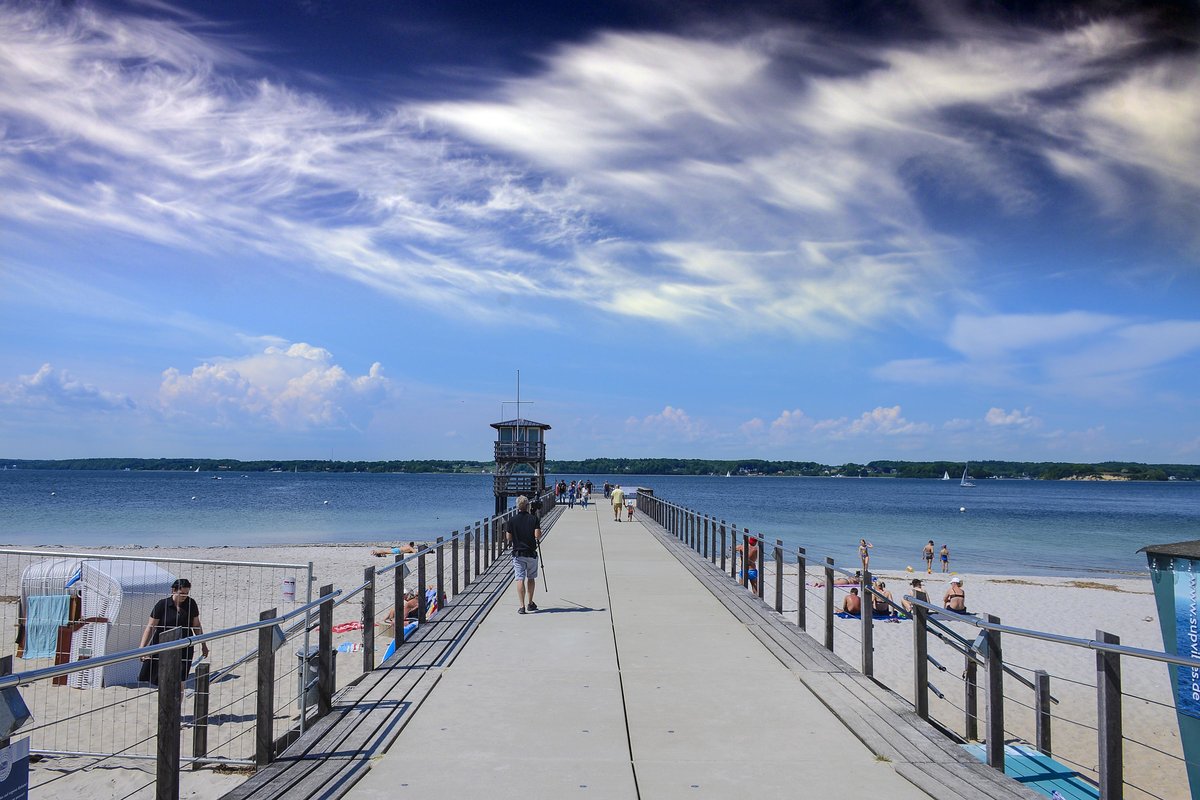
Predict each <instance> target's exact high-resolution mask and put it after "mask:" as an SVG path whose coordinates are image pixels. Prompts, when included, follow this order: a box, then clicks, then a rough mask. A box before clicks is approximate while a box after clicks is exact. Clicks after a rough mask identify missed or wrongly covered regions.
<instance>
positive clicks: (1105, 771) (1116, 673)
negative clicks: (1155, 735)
mask: <svg viewBox="0 0 1200 800" xmlns="http://www.w3.org/2000/svg"><path fill="white" fill-rule="evenodd" d="M1096 641H1097V642H1100V643H1102V644H1120V643H1121V637H1119V636H1116V635H1114V634H1111V633H1107V632H1105V631H1101V630H1097V631H1096ZM1121 727H1122V726H1121V657H1120V656H1119V655H1117V654H1116V653H1106V652H1103V651H1097V652H1096V730H1097V731H1098V732H1099V738H1098V741H1097V746H1098V748H1099V750H1100V768H1099V770H1098V771H1097V772H1098V775H1097V779H1098V781H1099V783H1100V797H1101V800H1121V798H1123V797H1124V796H1125V778H1124V766H1123V764H1122V763H1121V758H1122V750H1123V749H1124V748H1123V746H1122V740H1121V736H1122V733H1121Z"/></svg>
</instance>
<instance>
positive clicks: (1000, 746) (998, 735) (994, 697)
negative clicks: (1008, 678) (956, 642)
mask: <svg viewBox="0 0 1200 800" xmlns="http://www.w3.org/2000/svg"><path fill="white" fill-rule="evenodd" d="M987 621H988V622H991V623H993V624H996V625H999V624H1000V618H999V617H997V616H995V615H994V614H988V615H987ZM983 635H984V639H985V640H986V641H987V739H986V740H985V741H986V744H987V763H988V766H989V767H993V768H995V769H998V770H1000V771H1001V772H1003V771H1004V652H1003V651H1002V650H1001V649H1000V631H994V630H986V631H984V634H983Z"/></svg>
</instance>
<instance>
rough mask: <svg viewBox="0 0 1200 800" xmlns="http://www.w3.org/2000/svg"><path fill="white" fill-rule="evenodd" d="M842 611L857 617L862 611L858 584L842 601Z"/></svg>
mask: <svg viewBox="0 0 1200 800" xmlns="http://www.w3.org/2000/svg"><path fill="white" fill-rule="evenodd" d="M842 611H843V612H845V613H847V614H853V615H854V616H856V617H857V616H858V615H859V614H861V613H862V598H861V597H859V596H858V587H857V586H855V587H854V588H852V589H851V590H850V593H849V594H847V595H846V599H845V600H843V601H842Z"/></svg>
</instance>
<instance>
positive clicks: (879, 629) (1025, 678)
mask: <svg viewBox="0 0 1200 800" xmlns="http://www.w3.org/2000/svg"><path fill="white" fill-rule="evenodd" d="M638 499H639V502H640V503H641V504H642V505H643V513H646V514H647V516H649V517H650V518H651V519H653V520H654V521H655V522H656V523H658V524H659V525H661V526H662V527H663V528H664V529H665V530H666V531H667V532H668V533H669V534H671V535H673V536H675V537H676V538H678V539H680V540H681V541H682V542H684V543H685V544H686V545H688V546H689V547H690V548H691V549H692V550H694V551H695V552H696V553H698V554H700V555H701V557H704V558H706V559H707V560H709V561H710V563H712V564H713V565H714V566H719V565H721V564H724V569H723V572H724V573H725V575H726V576H727V577H728V578H729V579H730V580H731V581H734V582H736V583H739V584H742V585H745V586H746V588H747V591H748V592H750V593H751V594H754V595H757V596H760V597H761V598H762V601H763V603H764V604H765V605H766V606H767V607H768V608H769V609H772V610H776V609H778V611H777V613H779V616H780V618H781V619H784V620H786V621H787V622H789V623H790V624H798V622H799V620H800V618H801V614H800V611H799V609H798V608H797V604H798V603H799V601H800V599H801V598H803V601H804V604H805V611H804V618H805V619H806V622H807V624H806V629H807V631H808V633H809V634H810V635H811V636H813V637H814V638H815V639H817V640H818V641H820V642H822V643H823V644H824V643H826V641H825V640H826V637H827V636H829V633H827V631H828V628H827V622H826V617H827V616H829V617H832V621H833V625H832V631H831V634H832V644H833V651H834V652H835V653H836V654H837V655H839V656H841V657H842V658H843V659H845V660H846V661H847V662H848V663H850V664H852V665H858V666H860V668H863V667H867V668H869V670H870V672H871V674H872V675H873V677H875V678H876V679H877V680H878V681H880V682H882V683H883V684H884V685H886V686H888V687H889V688H891V690H892V691H894V692H896V693H897V694H899V695H900V696H902V697H904V698H905V699H906V700H908V702H910V703H913V704H914V705H915V703H916V698H915V689H914V684H915V682H914V678H913V675H914V671H915V667H914V655H913V652H914V651H913V633H912V630H911V626H912V625H913V624H914V623H913V619H912V617H913V612H912V611H911V608H910V607H911V603H909V601H908V598H907V595H906V592H907V591H910V590H911V589H912V588H913V587H912V586H911V585H910V584H911V580H912V579H913V578H914V577H916V578H918V579H920V578H923V577H924V576H915V575H905V576H904V579H905V580H904V581H903V583H904V587H903V589H901V588H899V587H889V586H887V585H886V582H885V581H880V582H876V581H872V582H871V583H870V584H864V582H863V580H862V574H861V572H860V571H858V570H851V569H846V568H844V567H843V566H841V565H839V564H837V562H835V561H834V560H833V559H826V558H824V557H821V558H814V557H813V555H812V554H811V553H810V552H809V551H808V549H807V548H797V549H794V550H787V551H784V550H783V548H782V545H781V544H779V543H777V540H770V539H768V538H767V537H766V536H764V535H762V533H761V532H757V531H751V530H749V529H746V528H741V529H739V528H738V527H737V525H736V524H734V523H732V522H726V521H725V520H722V519H720V518H719V517H716V516H712V515H708V514H701V513H699V512H696V511H694V510H692V509H688V508H685V507H682V506H679V505H678V504H675V503H671V502H670V501H668V500H664V499H663V498H659V497H655V496H654V495H653V494H652V493H648V492H643V493H640V494H639V496H638ZM777 548H778V551H777ZM801 565H803V571H801ZM856 566H857V565H856ZM752 569H753V570H755V571H756V574H755V573H751V574H754V576H755V579H754V580H753V581H747V580H746V575H747V570H752ZM831 578H832V581H831ZM889 580H890V579H889ZM830 583H832V585H833V591H832V596H833V602H832V603H830V602H828V600H827V591H828V589H827V586H828V585H829V584H830ZM853 588H857V592H856V593H857V594H858V595H859V602H860V603H861V604H862V605H868V604H871V605H875V604H877V607H878V609H880V610H885V613H883V614H880V613H879V612H878V611H876V613H873V614H872V615H871V617H872V619H871V621H870V628H869V631H870V637H871V643H872V647H871V648H870V649H869V651H868V652H866V653H864V648H863V645H862V641H863V638H864V634H865V633H866V631H865V630H864V622H863V619H862V613H861V611H860V612H859V613H856V614H855V613H849V612H848V610H847V609H848V607H847V606H846V605H844V604H845V602H846V598H847V596H848V595H850V594H851V591H850V590H851V589H853ZM777 595H778V596H777ZM789 603H790V605H789ZM937 610H939V611H940V609H937ZM963 619H965V618H962V617H960V616H959V615H957V614H952V613H938V614H931V615H930V616H929V620H928V624H929V627H928V632H929V636H928V640H927V659H926V660H927V663H928V665H929V666H931V667H933V669H932V670H930V678H929V681H928V686H929V695H928V704H929V717H930V719H931V720H932V721H934V722H936V723H937V724H938V726H939V727H941V728H943V729H944V730H946V731H948V732H950V733H951V734H953V735H954V736H955V737H956V738H957V740H959V741H961V742H964V743H966V742H971V741H982V740H983V738H984V737H985V735H986V731H987V730H988V728H987V725H988V714H987V703H986V692H985V689H986V659H985V651H984V649H983V647H982V636H979V635H976V633H975V632H972V631H967V632H965V633H964V632H960V630H958V629H960V628H961V627H962V626H961V625H958V624H956V623H958V622H961V621H963ZM971 619H975V617H974V616H973V615H972V616H971ZM1004 641H1005V644H1004V655H1005V663H1004V665H1003V667H1004V668H1003V673H1004V675H1003V677H1004V693H1003V705H1004V708H1003V712H1002V713H1003V719H1004V732H1005V735H1006V736H1008V737H1010V739H1011V740H1013V741H1020V742H1027V743H1031V746H1036V745H1037V743H1038V742H1039V731H1042V733H1043V738H1042V739H1041V741H1042V743H1043V744H1049V745H1050V746H1049V747H1047V748H1046V749H1047V750H1048V751H1049V752H1048V754H1050V755H1052V757H1053V758H1055V759H1058V760H1060V761H1062V762H1063V763H1067V764H1069V765H1070V766H1072V767H1073V768H1075V769H1077V770H1078V772H1079V774H1080V775H1081V776H1082V777H1083V778H1084V779H1085V780H1086V781H1089V782H1091V783H1093V784H1097V783H1098V782H1100V781H1101V777H1102V776H1101V774H1100V764H1099V761H1098V757H1097V752H1098V741H1097V739H1098V736H1099V735H1100V726H1099V723H1098V712H1097V707H1098V704H1097V684H1096V683H1095V682H1089V681H1087V680H1081V679H1080V676H1082V675H1087V674H1092V675H1095V674H1096V669H1097V666H1096V660H1095V659H1096V654H1095V653H1094V652H1092V651H1090V650H1082V649H1077V648H1072V647H1070V646H1064V645H1063V644H1061V643H1054V642H1050V641H1045V640H1039V639H1033V638H1025V637H1022V636H1019V635H1011V634H1006V635H1005V636H1004ZM868 658H869V661H867V660H866V659H868ZM1010 659H1011V660H1010ZM1039 663H1040V664H1046V665H1049V666H1051V667H1052V669H1047V670H1043V669H1041V668H1039V667H1030V666H1028V665H1029V664H1039ZM1089 671H1090V672H1089ZM1040 672H1044V673H1045V675H1046V680H1047V681H1048V685H1049V687H1050V691H1049V693H1048V695H1047V697H1046V698H1043V699H1042V700H1041V701H1039V699H1038V696H1037V693H1036V691H1035V689H1036V685H1035V681H1036V679H1037V677H1038V673H1040ZM1063 673H1069V674H1063ZM1121 673H1122V674H1121V678H1122V680H1121V695H1120V697H1121V702H1120V707H1121V717H1122V723H1123V726H1124V736H1123V741H1128V742H1130V743H1131V744H1133V745H1134V749H1133V751H1132V752H1130V749H1129V748H1126V752H1125V758H1124V760H1123V764H1122V765H1121V766H1122V780H1123V786H1124V792H1125V796H1126V797H1129V798H1142V797H1144V798H1159V797H1161V798H1169V799H1170V800H1174V799H1175V798H1181V799H1182V798H1185V797H1188V796H1190V795H1189V793H1188V789H1187V785H1188V783H1187V776H1186V774H1185V767H1186V765H1187V762H1185V760H1184V758H1183V753H1182V747H1181V744H1180V742H1179V737H1178V733H1177V731H1178V727H1177V724H1176V720H1175V713H1174V712H1175V707H1174V705H1173V704H1172V703H1171V699H1172V698H1171V693H1170V678H1169V674H1168V670H1167V668H1166V665H1165V664H1163V663H1161V662H1157V661H1151V660H1146V659H1143V658H1137V657H1132V656H1131V655H1127V656H1125V657H1123V658H1121ZM1039 719H1040V724H1041V727H1039Z"/></svg>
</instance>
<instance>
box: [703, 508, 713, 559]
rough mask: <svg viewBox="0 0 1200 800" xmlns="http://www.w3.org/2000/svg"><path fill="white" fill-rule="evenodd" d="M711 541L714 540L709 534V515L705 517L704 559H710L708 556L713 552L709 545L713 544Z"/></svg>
mask: <svg viewBox="0 0 1200 800" xmlns="http://www.w3.org/2000/svg"><path fill="white" fill-rule="evenodd" d="M711 539H712V536H711V534H710V533H709V532H708V514H705V515H704V557H705V558H708V554H709V553H710V552H711V550H710V548H709V545H710V544H711V543H712V542H711Z"/></svg>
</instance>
